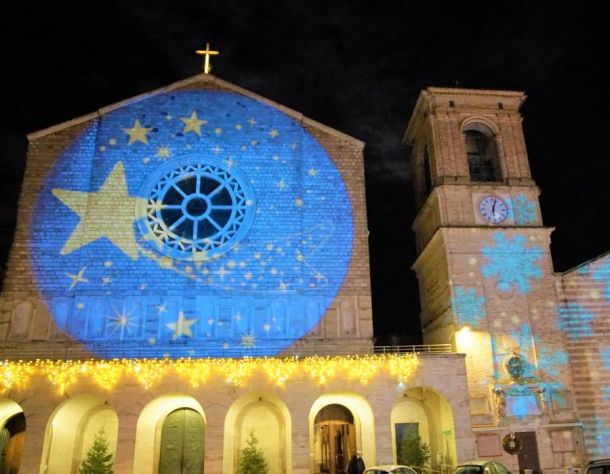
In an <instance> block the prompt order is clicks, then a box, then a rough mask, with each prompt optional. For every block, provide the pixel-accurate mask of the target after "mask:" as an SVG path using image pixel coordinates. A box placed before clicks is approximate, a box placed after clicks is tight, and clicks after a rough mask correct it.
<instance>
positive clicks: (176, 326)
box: [165, 311, 197, 339]
mask: <svg viewBox="0 0 610 474" xmlns="http://www.w3.org/2000/svg"><path fill="white" fill-rule="evenodd" d="M196 322H197V319H186V318H185V317H184V313H183V312H182V311H180V312H179V313H178V319H176V321H175V322H173V323H167V324H166V325H165V326H167V328H168V329H171V330H172V331H173V332H174V334H173V335H172V339H178V338H179V337H181V336H185V337H193V332H192V330H191V326H192V325H193V324H195V323H196Z"/></svg>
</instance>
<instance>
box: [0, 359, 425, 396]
mask: <svg viewBox="0 0 610 474" xmlns="http://www.w3.org/2000/svg"><path fill="white" fill-rule="evenodd" d="M418 364H419V359H418V358H417V355H416V354H380V355H354V356H313V357H304V358H298V357H270V358H268V357H263V358H251V357H246V358H243V359H176V360H172V359H115V360H86V361H72V360H68V361H64V360H36V361H27V362H24V361H3V362H0V392H3V393H6V392H8V391H9V390H13V389H16V390H22V389H24V388H25V387H27V385H28V383H29V382H30V381H31V380H32V379H33V378H34V377H44V378H46V379H47V380H48V381H49V382H50V383H51V384H52V385H53V387H55V389H56V390H57V392H58V393H60V394H61V393H64V392H65V391H66V390H68V389H69V388H70V387H73V386H74V385H75V384H77V383H79V382H87V383H90V382H92V383H94V384H95V385H97V386H99V387H100V388H102V389H104V390H107V391H111V390H112V389H113V388H114V387H116V386H117V384H118V383H119V382H120V381H121V379H122V378H125V377H126V378H132V379H135V380H136V381H137V382H138V383H139V384H140V385H141V386H142V387H143V388H145V389H149V388H151V387H153V386H154V385H156V384H158V383H160V382H161V381H162V380H163V379H165V378H167V377H171V376H177V377H178V378H179V379H181V380H183V381H185V382H187V383H188V384H189V385H190V386H191V387H194V388H195V387H199V386H200V385H203V384H205V383H208V382H210V381H212V380H214V379H217V380H223V381H225V382H226V383H229V384H232V385H235V386H244V385H245V384H246V383H247V381H248V380H249V379H250V378H251V377H254V376H255V375H256V374H259V375H266V377H267V378H268V379H269V381H271V382H272V383H274V384H276V385H278V386H279V387H283V386H284V385H285V384H286V383H287V382H288V381H290V380H291V379H293V380H294V379H296V378H309V379H311V380H313V381H314V382H316V383H318V384H321V385H324V384H327V383H330V382H332V381H333V380H341V379H343V380H349V381H356V382H358V383H360V384H361V385H366V384H368V383H369V382H370V381H371V380H372V379H373V378H374V377H376V376H377V375H381V374H384V375H389V376H390V377H392V378H395V379H396V382H397V383H401V384H404V383H405V382H406V381H407V380H409V379H410V378H411V377H412V376H413V375H414V373H415V371H416V370H417V367H418Z"/></svg>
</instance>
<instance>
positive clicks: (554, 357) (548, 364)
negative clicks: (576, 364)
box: [536, 338, 568, 379]
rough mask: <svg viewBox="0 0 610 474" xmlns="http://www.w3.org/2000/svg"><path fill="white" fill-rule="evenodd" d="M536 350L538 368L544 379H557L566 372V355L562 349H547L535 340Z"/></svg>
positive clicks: (537, 339)
mask: <svg viewBox="0 0 610 474" xmlns="http://www.w3.org/2000/svg"><path fill="white" fill-rule="evenodd" d="M536 347H537V348H538V368H539V369H540V370H541V371H542V374H543V377H544V378H545V379H548V378H551V379H557V378H560V377H562V376H563V374H564V373H565V372H566V371H567V370H568V369H567V367H568V353H567V352H566V351H564V350H563V349H555V348H549V347H547V346H546V345H543V344H542V342H540V339H539V338H536Z"/></svg>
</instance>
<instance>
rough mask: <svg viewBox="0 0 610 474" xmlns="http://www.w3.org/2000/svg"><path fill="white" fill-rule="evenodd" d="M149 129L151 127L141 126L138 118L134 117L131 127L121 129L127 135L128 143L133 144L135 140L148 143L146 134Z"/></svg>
mask: <svg viewBox="0 0 610 474" xmlns="http://www.w3.org/2000/svg"><path fill="white" fill-rule="evenodd" d="M151 130H152V129H151V128H144V127H142V125H141V124H140V121H139V120H138V119H136V121H135V123H134V125H133V127H131V128H124V129H123V131H124V132H125V133H126V134H127V135H129V145H133V144H134V143H136V142H141V143H144V144H145V145H148V137H147V136H146V135H147V134H148V132H150V131H151Z"/></svg>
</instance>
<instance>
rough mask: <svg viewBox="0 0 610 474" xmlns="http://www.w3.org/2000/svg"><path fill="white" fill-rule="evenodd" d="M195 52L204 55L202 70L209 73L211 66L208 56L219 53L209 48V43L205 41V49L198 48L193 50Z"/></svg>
mask: <svg viewBox="0 0 610 474" xmlns="http://www.w3.org/2000/svg"><path fill="white" fill-rule="evenodd" d="M195 53H197V54H201V55H203V56H205V59H204V60H203V72H204V73H205V74H209V73H210V71H211V70H212V66H211V65H210V56H218V55H219V54H220V53H219V52H218V51H212V50H210V43H206V44H205V49H198V50H197V51H195Z"/></svg>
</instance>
